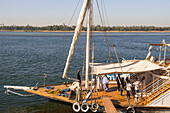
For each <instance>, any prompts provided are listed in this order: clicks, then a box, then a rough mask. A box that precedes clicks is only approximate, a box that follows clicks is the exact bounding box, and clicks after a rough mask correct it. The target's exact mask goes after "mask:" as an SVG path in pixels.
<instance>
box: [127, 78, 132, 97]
mask: <svg viewBox="0 0 170 113" xmlns="http://www.w3.org/2000/svg"><path fill="white" fill-rule="evenodd" d="M131 86H132V84H131V83H130V80H128V79H127V84H126V91H127V97H128V98H129V99H130V92H131Z"/></svg>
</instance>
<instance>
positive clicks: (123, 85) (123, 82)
mask: <svg viewBox="0 0 170 113" xmlns="http://www.w3.org/2000/svg"><path fill="white" fill-rule="evenodd" d="M121 85H122V87H121V88H120V95H121V96H123V95H122V92H123V89H125V86H126V83H125V80H124V77H122V79H121Z"/></svg>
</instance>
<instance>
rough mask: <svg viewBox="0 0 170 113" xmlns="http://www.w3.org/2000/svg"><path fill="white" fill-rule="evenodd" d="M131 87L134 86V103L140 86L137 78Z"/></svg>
mask: <svg viewBox="0 0 170 113" xmlns="http://www.w3.org/2000/svg"><path fill="white" fill-rule="evenodd" d="M133 85H134V86H135V96H136V101H138V96H137V93H139V86H140V81H139V80H138V78H136V81H135V82H134V83H133Z"/></svg>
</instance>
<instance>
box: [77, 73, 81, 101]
mask: <svg viewBox="0 0 170 113" xmlns="http://www.w3.org/2000/svg"><path fill="white" fill-rule="evenodd" d="M76 80H77V81H78V82H77V83H78V85H77V89H76V100H77V101H80V100H81V77H80V70H78V71H77V75H76Z"/></svg>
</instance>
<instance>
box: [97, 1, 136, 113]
mask: <svg viewBox="0 0 170 113" xmlns="http://www.w3.org/2000/svg"><path fill="white" fill-rule="evenodd" d="M96 3H97V8H98V11H99V15H100V19H101V23H102V27H104V22H103V20H102V17H101V12H100V9H99V4H98V1H97V0H96ZM101 3H102V2H101ZM103 4H104V3H103ZM104 9H105V6H104ZM105 10H106V9H105ZM105 12H106V11H105ZM106 15H107V14H106ZM107 21H108V17H107ZM108 23H109V21H108ZM104 35H105V41H106V44H107V49H108V52H109V57H110V59H111V62H112V63H113V61H112V57H111V54H110V48H109V42H108V39H107V35H106V31H104ZM113 48H114V51H115V54H116V58H117V61H118V63H119V66H120V68H121V71H122V74H123V70H122V67H121V64H120V61H119V58H118V55H117V52H116V48H115V45H114V44H113ZM118 80H119V83H120V86H121V89H122V90H123V91H124V88H123V86H122V84H121V81H120V79H119V78H118ZM125 82H126V84H127V81H126V80H125ZM130 94H131V92H130ZM125 95H126V94H125ZM126 97H127V95H126ZM127 101H128V103H129V105H130V107H131V108H132V110H133V111H134V107H133V105H132V104H131V103H130V101H129V98H128V97H127Z"/></svg>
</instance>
